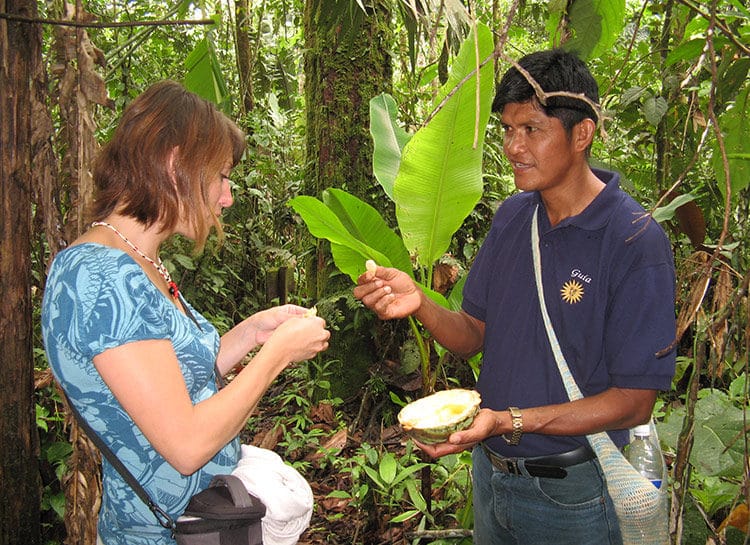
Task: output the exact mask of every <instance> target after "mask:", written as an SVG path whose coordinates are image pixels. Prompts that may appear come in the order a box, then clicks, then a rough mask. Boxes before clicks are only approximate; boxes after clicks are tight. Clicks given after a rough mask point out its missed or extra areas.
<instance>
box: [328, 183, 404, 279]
mask: <svg viewBox="0 0 750 545" xmlns="http://www.w3.org/2000/svg"><path fill="white" fill-rule="evenodd" d="M323 202H324V203H325V204H326V205H327V206H328V208H329V209H330V210H331V211H333V213H334V214H336V216H337V217H338V218H339V220H340V221H341V224H342V225H343V226H344V227H345V228H346V230H347V231H349V233H350V234H351V235H352V236H353V237H354V238H355V239H357V240H358V241H360V242H362V244H364V245H365V246H367V247H368V248H370V249H372V250H374V251H375V252H377V254H379V255H383V256H385V257H386V258H387V261H382V260H378V258H377V257H376V255H375V254H370V255H369V256H368V259H374V260H375V261H376V262H377V263H378V264H380V265H387V266H391V267H396V268H397V269H400V270H402V271H404V272H405V273H407V274H409V275H410V276H412V275H413V274H414V273H413V269H412V263H411V258H410V256H409V252H408V251H407V250H406V247H405V246H404V242H403V241H402V240H401V237H399V236H398V235H397V234H396V233H394V232H393V230H392V229H391V228H390V227H388V224H387V223H386V222H385V220H384V219H383V217H382V216H381V215H380V213H379V212H378V211H377V210H375V208H373V207H372V206H370V205H369V204H367V203H366V202H364V201H363V200H361V199H359V198H357V197H355V196H354V195H351V194H349V193H347V192H346V191H343V190H341V189H336V188H329V189H327V190H326V191H324V192H323ZM347 250H348V251H350V252H351V253H354V254H355V257H347V256H345V252H346V251H347ZM336 254H338V256H337V255H336ZM356 257H358V252H357V251H356V248H351V249H349V248H346V247H344V248H340V249H338V251H337V252H336V253H334V259H335V260H336V266H337V267H339V269H341V270H342V271H344V272H347V269H348V268H349V267H348V266H347V267H346V268H345V267H343V266H342V263H341V260H343V259H356ZM352 266H353V267H356V268H355V269H354V271H355V272H356V276H359V275H360V274H362V273H363V272H364V261H362V260H361V258H360V259H359V260H358V261H355V262H354V263H353V264H352ZM350 276H351V275H350ZM356 276H355V277H354V278H356Z"/></svg>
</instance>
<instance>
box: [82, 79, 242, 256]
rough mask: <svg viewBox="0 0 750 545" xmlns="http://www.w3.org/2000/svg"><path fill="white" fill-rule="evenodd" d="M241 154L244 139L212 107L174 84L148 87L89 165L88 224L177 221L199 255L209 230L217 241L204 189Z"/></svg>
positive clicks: (166, 226)
mask: <svg viewBox="0 0 750 545" xmlns="http://www.w3.org/2000/svg"><path fill="white" fill-rule="evenodd" d="M244 151H245V135H244V134H243V133H242V131H241V130H240V129H239V128H238V127H237V125H236V124H235V123H234V122H233V121H232V120H231V119H229V118H228V117H227V116H225V115H224V114H223V113H221V112H220V111H219V110H218V109H217V108H216V106H215V105H214V104H213V103H211V102H209V101H207V100H205V99H203V98H201V97H199V96H198V95H195V94H193V93H191V92H189V91H187V90H186V89H185V88H184V87H183V86H182V85H180V84H179V83H176V82H174V81H161V82H159V83H156V84H154V85H152V86H151V87H149V88H148V89H147V90H146V91H144V92H143V93H142V94H141V95H139V96H138V97H137V98H136V99H135V100H133V102H131V103H130V104H129V105H128V107H127V108H125V111H124V112H123V115H122V118H121V119H120V123H119V124H118V126H117V128H116V129H115V132H114V134H113V135H112V139H111V140H110V141H109V142H108V143H107V144H106V145H105V146H104V147H103V148H102V150H101V152H100V153H99V155H98V156H97V158H96V160H95V161H94V165H93V178H94V186H95V188H96V195H95V200H94V205H93V210H92V216H93V219H94V220H102V219H104V218H105V217H107V216H108V215H109V214H111V213H113V212H118V213H120V214H123V215H126V216H131V217H134V218H136V219H137V220H138V221H139V222H141V223H143V224H144V225H145V226H146V227H149V226H151V225H154V224H157V223H158V224H161V226H162V228H163V229H165V230H168V229H172V228H174V227H175V226H176V225H177V223H178V221H180V220H181V219H184V220H186V221H187V223H189V224H190V225H191V226H192V228H193V229H194V233H195V244H196V248H197V249H198V250H200V249H201V248H203V245H204V244H205V242H206V239H207V238H208V234H209V232H210V230H211V227H212V226H214V227H216V229H217V233H218V234H219V236H220V237H221V236H223V230H222V228H221V223H220V221H219V218H217V217H216V216H215V215H214V214H213V210H210V208H209V206H208V204H207V203H206V195H207V188H208V185H209V183H210V182H211V181H215V180H216V179H217V177H219V176H221V174H222V172H223V171H224V170H223V169H224V168H226V162H227V160H228V159H229V158H230V157H231V161H232V165H231V166H232V167H234V166H235V165H237V163H239V161H240V159H241V158H242V154H243V153H244ZM207 211H208V212H209V213H210V214H211V217H212V221H210V222H209V221H207V220H206V216H207V214H206V212H207Z"/></svg>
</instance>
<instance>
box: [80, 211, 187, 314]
mask: <svg viewBox="0 0 750 545" xmlns="http://www.w3.org/2000/svg"><path fill="white" fill-rule="evenodd" d="M97 225H101V226H103V227H106V228H108V229H111V230H112V231H114V233H115V234H116V235H117V236H118V237H120V238H121V239H122V241H123V242H124V243H125V244H127V245H128V246H130V248H131V249H132V250H133V251H134V252H135V253H137V254H138V255H139V256H141V257H142V258H143V259H145V260H146V261H148V262H149V263H151V264H152V265H153V266H154V268H155V269H156V270H157V272H158V273H159V274H160V275H161V277H162V278H163V279H164V281H165V282H166V283H167V288H168V290H169V295H171V296H172V297H173V298H174V299H177V297H178V296H179V294H180V290H179V288H178V287H177V284H176V283H175V282H174V280H172V276H171V275H170V274H169V271H168V270H167V268H166V267H165V266H164V263H162V260H161V258H160V257H158V256H157V258H156V259H157V260H158V262H157V261H154V260H153V259H151V258H150V257H148V256H147V255H146V254H144V253H143V252H142V251H140V250H139V249H138V247H137V246H136V245H135V244H133V243H132V242H130V240H128V237H126V236H125V235H123V234H122V233H121V232H120V231H118V230H117V227H115V226H114V225H112V224H111V223H107V222H105V221H95V222H93V223H92V224H91V227H96V226H97Z"/></svg>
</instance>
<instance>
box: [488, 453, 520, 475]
mask: <svg viewBox="0 0 750 545" xmlns="http://www.w3.org/2000/svg"><path fill="white" fill-rule="evenodd" d="M490 460H491V461H492V462H493V464H492V465H494V466H495V467H496V468H497V469H499V470H500V471H502V472H503V473H507V474H510V475H518V474H519V473H520V471H519V470H518V461H517V460H515V459H513V458H502V457H500V456H498V455H497V454H494V453H492V456H491V457H490Z"/></svg>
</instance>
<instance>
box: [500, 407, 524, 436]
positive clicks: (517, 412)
mask: <svg viewBox="0 0 750 545" xmlns="http://www.w3.org/2000/svg"><path fill="white" fill-rule="evenodd" d="M508 412H509V413H510V419H511V426H512V427H513V429H512V431H511V434H510V438H508V437H507V436H506V435H505V434H503V439H505V441H506V442H507V443H508V444H509V445H517V444H518V443H520V442H521V436H522V435H523V416H522V415H521V409H519V408H518V407H508Z"/></svg>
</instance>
